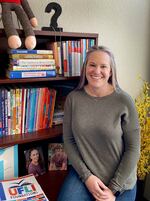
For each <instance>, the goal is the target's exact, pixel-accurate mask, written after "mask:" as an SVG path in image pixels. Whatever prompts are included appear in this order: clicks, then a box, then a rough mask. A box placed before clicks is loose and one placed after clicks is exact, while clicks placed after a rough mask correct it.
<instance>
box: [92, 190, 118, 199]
mask: <svg viewBox="0 0 150 201" xmlns="http://www.w3.org/2000/svg"><path fill="white" fill-rule="evenodd" d="M104 192H105V196H103V195H99V197H98V199H96V201H115V200H116V197H115V196H114V194H113V193H112V191H111V190H110V189H109V188H108V189H106V190H104Z"/></svg>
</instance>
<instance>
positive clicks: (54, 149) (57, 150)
mask: <svg viewBox="0 0 150 201" xmlns="http://www.w3.org/2000/svg"><path fill="white" fill-rule="evenodd" d="M48 170H67V154H66V153H65V151H64V147H63V144H62V143H50V144H49V145H48Z"/></svg>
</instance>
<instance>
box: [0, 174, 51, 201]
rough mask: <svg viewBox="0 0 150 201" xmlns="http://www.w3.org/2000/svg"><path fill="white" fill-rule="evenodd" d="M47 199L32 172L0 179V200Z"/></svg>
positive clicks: (35, 200) (31, 200)
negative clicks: (8, 178) (12, 177)
mask: <svg viewBox="0 0 150 201" xmlns="http://www.w3.org/2000/svg"><path fill="white" fill-rule="evenodd" d="M29 200H30V201H33V200H34V201H48V199H47V197H46V195H45V193H44V192H43V190H42V188H41V187H40V185H39V183H38V182H37V180H36V178H35V176H34V175H33V174H30V175H26V176H22V177H18V178H15V179H10V180H2V181H0V201H29Z"/></svg>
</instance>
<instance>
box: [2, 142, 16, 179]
mask: <svg viewBox="0 0 150 201" xmlns="http://www.w3.org/2000/svg"><path fill="white" fill-rule="evenodd" d="M10 156H11V157H10ZM14 177H18V145H14V146H11V147H8V148H1V149H0V180H4V179H11V178H14Z"/></svg>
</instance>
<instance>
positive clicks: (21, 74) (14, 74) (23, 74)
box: [7, 70, 56, 79]
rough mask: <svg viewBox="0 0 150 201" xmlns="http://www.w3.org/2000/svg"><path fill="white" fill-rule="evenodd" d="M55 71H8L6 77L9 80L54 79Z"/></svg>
mask: <svg viewBox="0 0 150 201" xmlns="http://www.w3.org/2000/svg"><path fill="white" fill-rule="evenodd" d="M55 76H56V71H55V70H43V71H42V70H35V71H34V70H31V71H8V73H7V77H8V78H10V79H16V78H38V77H39V78H40V77H42V78H48V77H55Z"/></svg>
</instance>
